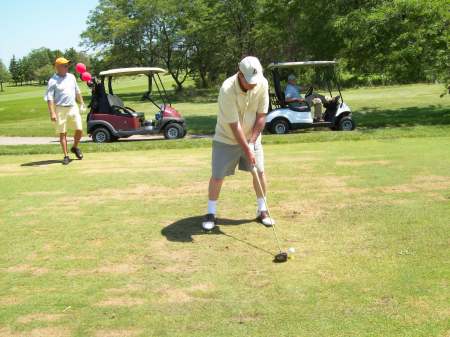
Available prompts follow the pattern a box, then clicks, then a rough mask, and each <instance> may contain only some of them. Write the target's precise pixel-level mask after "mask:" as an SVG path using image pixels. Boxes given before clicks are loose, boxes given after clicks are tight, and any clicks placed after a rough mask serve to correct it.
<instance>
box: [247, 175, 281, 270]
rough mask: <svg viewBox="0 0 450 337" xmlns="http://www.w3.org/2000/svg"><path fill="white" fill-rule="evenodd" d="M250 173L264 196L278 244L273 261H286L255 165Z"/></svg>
mask: <svg viewBox="0 0 450 337" xmlns="http://www.w3.org/2000/svg"><path fill="white" fill-rule="evenodd" d="M251 173H252V175H253V177H254V178H255V179H256V181H257V183H258V189H259V191H260V193H261V194H262V196H263V198H264V205H265V206H266V209H267V214H268V215H269V219H270V223H271V225H272V226H271V227H272V230H273V234H274V237H275V241H276V243H277V246H278V251H279V253H278V254H276V255H275V257H274V260H273V261H274V262H277V263H281V262H286V261H287V259H288V254H287V253H286V252H283V251H282V249H281V245H280V240H278V235H277V231H276V229H275V224H274V223H273V219H272V216H271V215H270V211H269V207H268V206H267V200H266V196H265V193H264V190H263V188H262V185H261V181H260V180H259V174H258V171H257V169H256V166H253V168H252V170H251Z"/></svg>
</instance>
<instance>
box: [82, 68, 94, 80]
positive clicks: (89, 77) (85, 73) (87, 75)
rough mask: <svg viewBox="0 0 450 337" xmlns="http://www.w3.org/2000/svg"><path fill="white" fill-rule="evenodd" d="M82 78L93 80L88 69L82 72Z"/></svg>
mask: <svg viewBox="0 0 450 337" xmlns="http://www.w3.org/2000/svg"><path fill="white" fill-rule="evenodd" d="M81 79H82V80H83V81H86V82H87V81H90V80H92V75H91V74H90V73H88V72H87V71H85V72H84V73H82V74H81Z"/></svg>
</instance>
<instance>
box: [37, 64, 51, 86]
mask: <svg viewBox="0 0 450 337" xmlns="http://www.w3.org/2000/svg"><path fill="white" fill-rule="evenodd" d="M54 73H55V69H54V67H53V66H52V65H51V64H46V65H44V66H42V67H40V68H38V69H36V70H35V71H34V77H35V78H36V80H37V81H38V83H39V84H41V83H43V84H46V83H47V81H48V79H49V78H50V77H52V75H53V74H54Z"/></svg>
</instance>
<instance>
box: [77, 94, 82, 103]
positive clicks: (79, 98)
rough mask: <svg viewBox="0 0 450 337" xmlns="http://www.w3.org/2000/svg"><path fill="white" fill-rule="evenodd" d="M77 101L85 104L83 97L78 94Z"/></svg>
mask: <svg viewBox="0 0 450 337" xmlns="http://www.w3.org/2000/svg"><path fill="white" fill-rule="evenodd" d="M76 100H77V102H78V103H80V104H84V101H83V96H81V94H78V93H77V94H76Z"/></svg>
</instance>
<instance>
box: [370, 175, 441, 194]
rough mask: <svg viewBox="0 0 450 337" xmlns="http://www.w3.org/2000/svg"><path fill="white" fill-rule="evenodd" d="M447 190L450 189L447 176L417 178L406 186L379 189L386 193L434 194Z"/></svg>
mask: <svg viewBox="0 0 450 337" xmlns="http://www.w3.org/2000/svg"><path fill="white" fill-rule="evenodd" d="M447 189H450V177H447V176H416V177H413V178H412V180H411V182H409V183H406V184H401V185H394V186H384V187H380V188H378V190H379V191H381V192H384V193H417V192H433V191H439V190H447Z"/></svg>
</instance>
